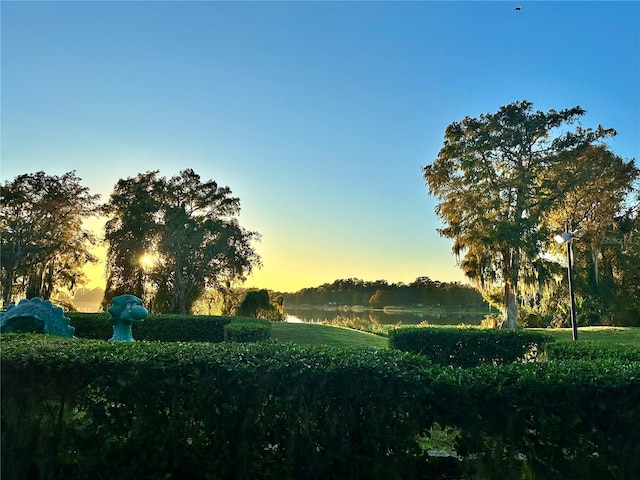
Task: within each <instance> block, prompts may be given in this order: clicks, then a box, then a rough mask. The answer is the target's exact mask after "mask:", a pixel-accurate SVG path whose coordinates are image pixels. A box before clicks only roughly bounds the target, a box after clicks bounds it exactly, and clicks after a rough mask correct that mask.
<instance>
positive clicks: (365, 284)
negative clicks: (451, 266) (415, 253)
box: [279, 277, 488, 311]
mask: <svg viewBox="0 0 640 480" xmlns="http://www.w3.org/2000/svg"><path fill="white" fill-rule="evenodd" d="M279 295H280V296H282V298H283V300H284V304H285V307H286V306H287V305H291V306H297V305H313V306H324V305H348V306H365V307H373V308H382V307H387V306H413V307H416V306H418V307H445V308H456V309H460V308H464V309H476V310H484V311H487V309H488V305H487V303H486V301H485V300H484V299H483V298H482V295H481V294H480V293H479V292H478V290H476V289H475V288H473V287H471V286H469V285H461V284H459V283H443V282H438V281H434V280H431V279H430V278H429V277H418V278H416V279H415V280H414V281H413V282H411V283H409V284H404V283H388V282H387V281H386V280H376V281H365V280H361V279H358V278H349V279H341V280H336V281H335V282H333V283H325V284H323V285H320V286H318V287H310V288H303V289H302V290H299V291H297V292H295V293H280V294H279Z"/></svg>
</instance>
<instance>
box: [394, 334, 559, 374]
mask: <svg viewBox="0 0 640 480" xmlns="http://www.w3.org/2000/svg"><path fill="white" fill-rule="evenodd" d="M552 341H553V337H552V336H551V335H548V334H545V333H541V332H531V331H526V330H490V329H477V328H438V327H431V328H430V327H402V328H398V329H395V330H390V331H389V346H390V347H391V348H395V349H398V350H402V351H405V352H412V353H419V354H421V355H425V356H426V357H427V358H429V360H431V361H432V362H434V363H438V364H440V365H452V366H456V367H473V366H477V365H501V364H505V363H511V362H516V361H523V360H532V359H534V358H535V357H536V356H537V354H538V353H539V352H541V351H542V350H543V348H544V345H545V344H546V343H549V342H552Z"/></svg>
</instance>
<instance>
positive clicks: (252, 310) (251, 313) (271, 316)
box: [235, 290, 284, 322]
mask: <svg viewBox="0 0 640 480" xmlns="http://www.w3.org/2000/svg"><path fill="white" fill-rule="evenodd" d="M235 314H236V315H239V316H241V317H255V318H263V319H265V320H272V321H275V322H281V321H283V320H284V307H283V300H282V296H276V297H275V298H273V299H272V298H271V295H270V294H269V291H268V290H256V291H248V292H247V293H246V294H245V297H244V299H243V300H242V302H241V303H240V305H238V307H237V308H236V311H235Z"/></svg>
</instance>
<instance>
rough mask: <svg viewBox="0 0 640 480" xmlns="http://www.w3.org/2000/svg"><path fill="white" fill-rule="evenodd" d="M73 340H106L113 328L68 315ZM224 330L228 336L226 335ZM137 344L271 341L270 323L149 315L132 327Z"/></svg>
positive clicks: (96, 318)
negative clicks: (146, 342) (73, 334)
mask: <svg viewBox="0 0 640 480" xmlns="http://www.w3.org/2000/svg"><path fill="white" fill-rule="evenodd" d="M68 315H69V317H70V318H71V324H72V325H73V326H74V327H75V329H76V337H78V338H84V339H103V340H105V339H108V338H109V337H110V336H111V334H112V331H111V330H112V327H111V325H110V324H109V322H107V318H106V315H104V314H97V313H69V314H68ZM227 330H228V331H229V333H227ZM134 334H135V338H136V340H141V341H159V342H213V343H219V342H222V341H224V340H232V341H245V342H246V341H258V340H266V339H268V338H269V337H270V334H271V329H270V328H269V323H268V322H265V321H261V320H257V319H255V318H241V317H231V316H215V315H187V316H185V315H149V316H148V317H147V318H145V320H144V322H142V323H140V324H138V325H136V326H135V327H134Z"/></svg>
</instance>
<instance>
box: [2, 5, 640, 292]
mask: <svg viewBox="0 0 640 480" xmlns="http://www.w3.org/2000/svg"><path fill="white" fill-rule="evenodd" d="M517 5H520V6H522V10H521V11H515V10H514V7H515V6H517ZM0 8H1V11H0V13H1V20H2V25H1V26H2V52H1V53H2V84H1V89H2V90H1V93H2V132H1V133H2V138H1V140H2V150H1V153H2V166H1V177H2V182H5V181H7V180H11V179H13V178H14V177H15V176H16V175H19V174H22V173H31V172H35V171H38V170H44V171H46V172H47V173H49V174H56V175H59V174H62V173H64V172H67V171H70V170H76V173H77V175H78V176H79V177H80V178H82V183H83V184H84V185H86V186H87V187H89V188H90V189H91V191H92V193H98V194H101V195H102V199H103V200H105V201H106V200H107V199H108V196H109V194H110V193H111V190H112V188H113V186H114V185H115V183H116V182H117V181H118V179H120V178H126V177H131V176H135V175H137V174H138V173H141V172H145V171H147V170H155V169H158V170H160V173H161V174H162V175H165V176H167V177H169V176H172V175H174V174H176V173H177V172H178V171H180V170H183V169H185V168H193V169H194V170H195V171H196V172H197V173H199V174H200V175H201V176H202V177H203V179H204V180H208V179H214V180H216V181H217V182H218V183H219V184H221V185H227V186H229V187H230V188H231V190H232V191H233V193H234V195H236V196H238V197H240V199H241V203H242V213H241V216H240V223H241V224H242V225H243V226H244V227H246V228H249V229H251V230H256V231H258V232H259V233H261V234H262V236H263V238H262V241H261V242H260V243H259V244H257V245H256V247H257V249H258V251H259V252H260V254H261V255H262V258H263V263H264V266H263V268H262V269H261V270H258V271H257V272H256V274H254V275H252V277H251V278H250V279H249V281H248V282H247V284H246V285H248V286H257V287H266V288H272V289H275V290H281V291H295V290H298V289H300V288H303V287H309V286H317V285H320V284H322V283H325V282H332V281H333V280H335V279H338V278H349V277H358V278H362V279H365V280H376V279H386V280H389V281H391V282H399V281H402V282H411V281H413V280H414V279H415V278H416V277H417V276H421V275H427V276H429V277H431V278H432V279H436V280H442V281H463V280H464V279H463V276H462V274H461V272H460V270H459V269H458V267H457V266H456V261H455V258H454V257H453V255H452V254H451V253H450V247H451V244H450V241H448V240H445V239H441V238H439V237H438V234H437V232H436V228H437V227H438V226H439V224H438V219H437V217H436V216H435V214H434V212H433V209H434V206H435V204H436V201H435V199H433V198H430V197H429V195H428V190H427V188H426V187H425V184H424V180H423V178H422V174H421V167H422V166H424V165H426V164H428V163H430V162H432V161H433V160H434V159H435V158H436V156H437V154H438V151H439V150H440V148H441V146H442V142H443V138H444V131H445V128H446V127H447V125H449V124H450V123H451V122H453V121H457V120H461V119H462V118H463V117H464V116H466V115H469V116H478V115H480V114H481V113H488V112H495V111H497V110H498V109H499V107H500V106H502V105H506V104H508V103H511V102H513V101H516V100H523V99H526V100H530V101H532V102H533V103H534V108H536V109H541V110H548V109H551V108H554V109H557V110H559V109H563V108H568V107H573V106H575V105H580V106H581V107H583V108H584V109H586V110H587V112H588V113H587V115H586V116H585V117H583V119H582V125H583V126H584V127H596V126H597V125H598V124H602V125H603V126H604V127H613V128H615V129H617V131H618V136H617V137H616V138H615V139H613V140H612V141H611V142H610V146H611V148H612V150H613V151H614V152H615V153H617V154H618V155H620V156H622V157H623V158H627V159H628V158H636V159H637V158H639V152H640V80H639V79H640V3H639V2H619V3H618V2H610V1H607V2H528V1H520V2H516V1H514V2H511V1H501V2H454V1H449V2H348V3H345V2H257V3H255V2H159V3H156V2H93V1H91V2H12V1H2V2H1V6H0ZM98 280H100V279H99V278H98ZM98 283H99V281H98Z"/></svg>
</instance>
